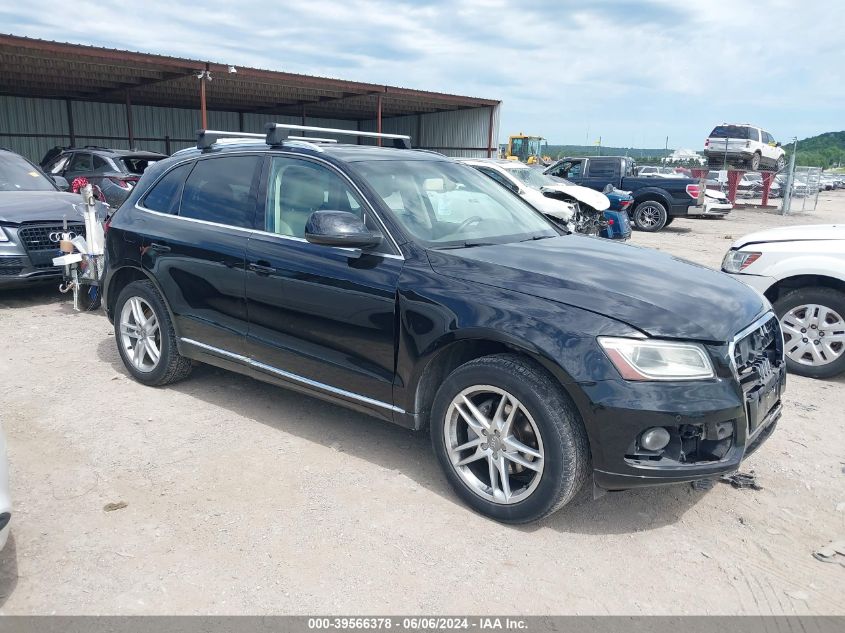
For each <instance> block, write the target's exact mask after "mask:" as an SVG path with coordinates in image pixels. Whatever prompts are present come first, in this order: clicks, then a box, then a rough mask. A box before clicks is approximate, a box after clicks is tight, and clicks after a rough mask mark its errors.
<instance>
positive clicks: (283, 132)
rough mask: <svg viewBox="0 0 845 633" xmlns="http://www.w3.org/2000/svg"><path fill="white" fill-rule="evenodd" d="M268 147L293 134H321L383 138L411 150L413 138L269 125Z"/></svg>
mask: <svg viewBox="0 0 845 633" xmlns="http://www.w3.org/2000/svg"><path fill="white" fill-rule="evenodd" d="M264 130H265V131H266V132H267V145H281V144H282V143H284V142H285V139H287V138H289V137H290V133H291V132H320V133H322V134H337V135H343V136H363V137H365V138H382V139H388V140H391V141H393V147H396V148H397V149H411V137H410V136H406V135H404V134H382V133H380V132H362V131H361V130H340V129H335V128H328V127H313V126H310V125H292V124H288V123H267V124H266V125H265V126H264Z"/></svg>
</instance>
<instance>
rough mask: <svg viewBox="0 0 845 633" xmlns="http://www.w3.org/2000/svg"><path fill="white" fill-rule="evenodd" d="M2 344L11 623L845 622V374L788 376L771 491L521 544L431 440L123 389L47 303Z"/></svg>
mask: <svg viewBox="0 0 845 633" xmlns="http://www.w3.org/2000/svg"><path fill="white" fill-rule="evenodd" d="M834 221H839V222H842V221H845V192H842V193H838V192H837V193H833V194H827V195H823V196H822V200H821V204H820V207H819V210H817V211H816V212H814V213H812V214H808V215H803V216H796V217H789V218H783V217H781V216H779V215H775V214H771V213H764V212H760V211H736V212H734V213H733V214H732V215H731V217H730V218H729V219H726V220H678V221H676V222H675V223H674V224H673V225H672V226H671V227H669V228H668V229H667V230H665V231H663V232H661V233H659V234H657V235H645V234H642V233H638V234H635V236H634V243H637V244H641V245H644V246H652V247H657V248H660V249H662V250H666V251H669V252H671V253H673V254H675V255H677V256H679V257H684V258H688V259H691V260H693V261H696V262H700V263H702V264H705V265H708V266H713V267H717V266H718V265H719V263H720V261H721V258H722V255H723V253H724V251H725V250H726V249H727V247H728V245H729V244H730V242H731V239H732V238H736V237H739V236H741V235H743V234H745V233H748V232H751V231H753V230H757V229H760V228H763V227H769V226H780V225H786V224H806V223H818V222H834ZM655 283H660V280H655ZM0 333H2V336H0V358H2V365H0V418H2V424H3V426H4V427H5V430H6V434H7V437H8V442H9V459H10V462H11V474H12V493H13V498H14V504H15V513H14V515H13V530H12V536H11V538H10V540H9V543H8V545H7V547H6V549H5V550H4V551H3V552H2V555H0V613H4V614H50V613H63V614H193V613H212V614H224V613H225V614H240V613H249V614H266V613H275V614H311V613H348V614H352V613H371V614H377V613H393V614H398V613H429V614H430V613H471V614H476V613H477V614H484V613H490V612H493V613H500V614H501V613H509V614H510V613H522V614H525V613H557V614H586V613H589V614H605V613H613V614H640V613H660V614H685V613H700V614H717V613H721V614H805V613H816V614H843V613H845V595H843V591H842V587H843V582H845V568H842V567H839V566H835V565H831V564H824V563H821V562H817V561H816V560H814V559H813V557H812V555H811V554H812V551H813V550H814V548H816V547H819V546H821V545H823V544H825V543H827V542H829V541H830V540H832V539H834V538H840V539H841V538H844V537H845V451H843V447H845V413H843V406H842V399H843V396H845V377H840V378H839V379H837V380H831V381H826V382H821V381H812V380H809V379H804V378H800V377H791V378H790V380H789V385H788V391H787V396H786V406H785V412H784V417H783V420H782V422H781V425H780V427H779V429H778V431H777V433H775V435H774V436H773V437H772V438H771V439H770V441H769V442H768V443H767V444H766V445H765V446H764V447H763V448H762V449H761V450H760V451H759V452H758V453H756V454H755V455H754V456H753V457H751V458H750V459H749V460H748V461H747V462H746V463H745V466H744V469H745V470H749V469H753V470H754V471H755V472H756V474H757V476H758V477H759V482H760V483H761V484H762V486H763V490H760V491H752V490H736V489H733V488H731V487H730V486H728V485H725V484H717V485H716V486H715V488H713V489H712V490H710V491H708V492H696V491H693V490H692V489H691V488H690V487H689V486H674V487H669V488H664V489H653V490H647V491H639V492H624V493H617V494H611V495H607V496H605V497H604V498H602V499H599V500H598V501H593V500H592V499H591V497H590V496H589V495H588V494H584V495H582V496H581V497H580V498H579V499H578V500H577V501H576V502H575V503H574V504H572V505H570V506H569V507H567V508H565V509H564V510H562V511H561V512H559V513H557V514H556V515H554V516H552V517H550V518H549V519H547V520H545V521H543V522H542V523H540V524H538V525H532V526H529V527H523V528H513V527H506V526H503V525H499V524H496V523H493V522H491V521H488V520H486V519H484V518H482V517H480V516H477V515H475V514H473V513H472V512H470V511H468V510H467V509H466V508H465V507H463V506H462V505H461V504H460V503H459V502H458V501H457V499H456V498H455V497H454V496H453V494H452V493H451V492H450V490H449V489H448V487H447V484H446V481H445V480H444V478H443V477H442V476H441V474H440V472H439V471H438V469H437V466H436V464H435V461H434V459H433V457H432V455H431V453H430V450H429V443H428V438H427V437H424V436H415V435H414V434H412V433H410V432H407V431H405V430H402V429H400V428H398V427H393V426H390V425H388V424H383V423H380V422H378V421H376V420H372V419H369V418H366V417H364V416H362V415H358V414H355V413H350V412H348V411H346V410H344V409H341V408H338V407H334V406H331V405H328V404H324V403H322V402H320V401H317V400H313V399H310V398H307V397H304V396H301V395H297V394H294V393H291V392H288V391H284V390H281V389H276V388H272V387H269V386H265V385H264V384H261V383H259V382H255V381H253V380H251V379H248V378H243V377H240V376H237V375H234V374H231V373H226V372H224V371H218V370H216V369H213V368H210V367H200V368H198V369H197V370H196V371H195V373H194V374H193V376H192V377H191V378H190V379H189V380H188V381H186V382H183V383H180V384H178V385H175V386H172V387H169V388H164V389H150V388H147V387H143V386H141V385H139V384H138V383H135V382H133V381H132V380H130V379H129V378H127V374H126V372H125V371H124V369H123V367H122V365H121V363H120V361H119V359H118V356H117V352H116V349H115V343H114V337H113V336H112V330H111V326H110V325H109V323H108V321H107V320H106V318H105V317H104V316H103V315H102V314H101V313H96V314H94V313H89V314H80V313H75V312H74V311H73V310H72V308H71V305H70V303H69V301H68V300H67V299H66V298H64V297H60V296H59V295H58V293H57V292H56V291H55V290H54V289H53V288H47V289H41V290H32V291H26V292H13V293H3V295H2V296H0ZM66 348H75V349H76V352H75V354H74V357H75V358H72V357H71V355H70V354H69V353H67V352H64V351H62V350H64V349H66ZM73 360H78V361H81V362H76V363H73V364H71V361H73ZM121 501H122V502H125V503H126V504H127V506H126V507H125V508H123V509H119V510H115V511H111V512H106V511H104V506H105V505H106V504H109V503H116V502H121Z"/></svg>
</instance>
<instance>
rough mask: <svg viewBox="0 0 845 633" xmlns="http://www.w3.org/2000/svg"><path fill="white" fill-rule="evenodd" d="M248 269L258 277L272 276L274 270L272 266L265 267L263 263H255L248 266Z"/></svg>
mask: <svg viewBox="0 0 845 633" xmlns="http://www.w3.org/2000/svg"><path fill="white" fill-rule="evenodd" d="M249 269H250V270H252V271H254V272H256V273H258V274H259V275H272V274H273V273H274V272H276V269H275V268H273V267H272V266H267V265H265V264H264V263H261V262H257V263H252V264H250V265H249Z"/></svg>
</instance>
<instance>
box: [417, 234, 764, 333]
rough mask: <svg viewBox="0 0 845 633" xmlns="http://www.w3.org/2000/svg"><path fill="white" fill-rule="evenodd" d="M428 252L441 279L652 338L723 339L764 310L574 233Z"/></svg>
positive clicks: (653, 256)
mask: <svg viewBox="0 0 845 633" xmlns="http://www.w3.org/2000/svg"><path fill="white" fill-rule="evenodd" d="M428 253H429V261H430V262H431V266H432V268H433V269H434V271H435V272H437V273H440V274H442V275H446V276H450V277H454V278H457V279H463V280H467V281H473V282H477V283H480V284H485V285H489V286H495V287H497V288H503V289H508V290H513V291H516V292H521V293H524V294H528V295H533V296H536V297H541V298H544V299H549V300H551V301H556V302H559V303H564V304H567V305H571V306H574V307H577V308H582V309H585V310H590V311H591V312H595V313H597V314H601V315H605V316H608V317H610V318H613V319H616V320H618V321H623V322H625V323H627V324H628V325H630V326H632V327H635V328H637V329H639V330H641V331H643V332H645V333H647V334H649V335H650V336H655V337H663V338H675V339H695V340H701V341H717V342H724V341H727V340H730V339H731V338H732V337H733V336H734V335H735V334H736V333H737V332H739V331H740V330H741V329H742V328H743V327H745V326H747V325H748V324H749V323H751V322H752V321H754V319H755V318H756V317H757V316H759V315H760V314H762V313H763V312H764V311H765V310H767V309H768V307H769V306H768V303H767V302H766V301H765V299H764V298H763V297H762V296H761V295H760V294H758V293H757V292H756V291H755V290H753V289H751V288H749V287H748V286H746V285H745V284H743V283H741V282H739V281H737V280H735V279H733V278H732V277H730V276H729V275H726V274H724V273H721V272H718V271H715V270H712V269H710V268H705V267H704V266H699V265H697V264H693V263H691V262H687V261H684V260H682V259H678V258H676V257H672V256H670V255H667V254H665V253H661V252H659V251H655V250H652V249H647V248H642V247H638V246H632V245H628V244H617V243H614V242H612V241H610V240H605V239H601V238H594V237H587V236H583V235H577V234H573V235H566V236H561V237H556V238H549V239H543V240H533V241H528V242H516V243H513V244H499V245H494V246H477V247H473V248H463V249H455V250H442V251H437V250H430V251H428Z"/></svg>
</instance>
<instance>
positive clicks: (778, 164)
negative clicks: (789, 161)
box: [777, 156, 786, 171]
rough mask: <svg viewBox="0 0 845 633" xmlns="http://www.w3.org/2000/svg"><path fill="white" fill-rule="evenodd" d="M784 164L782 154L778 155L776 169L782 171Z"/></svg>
mask: <svg viewBox="0 0 845 633" xmlns="http://www.w3.org/2000/svg"><path fill="white" fill-rule="evenodd" d="M785 165H786V159H785V158H784V157H783V156H778V161H777V170H778V171H783V168H784V166H785Z"/></svg>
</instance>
